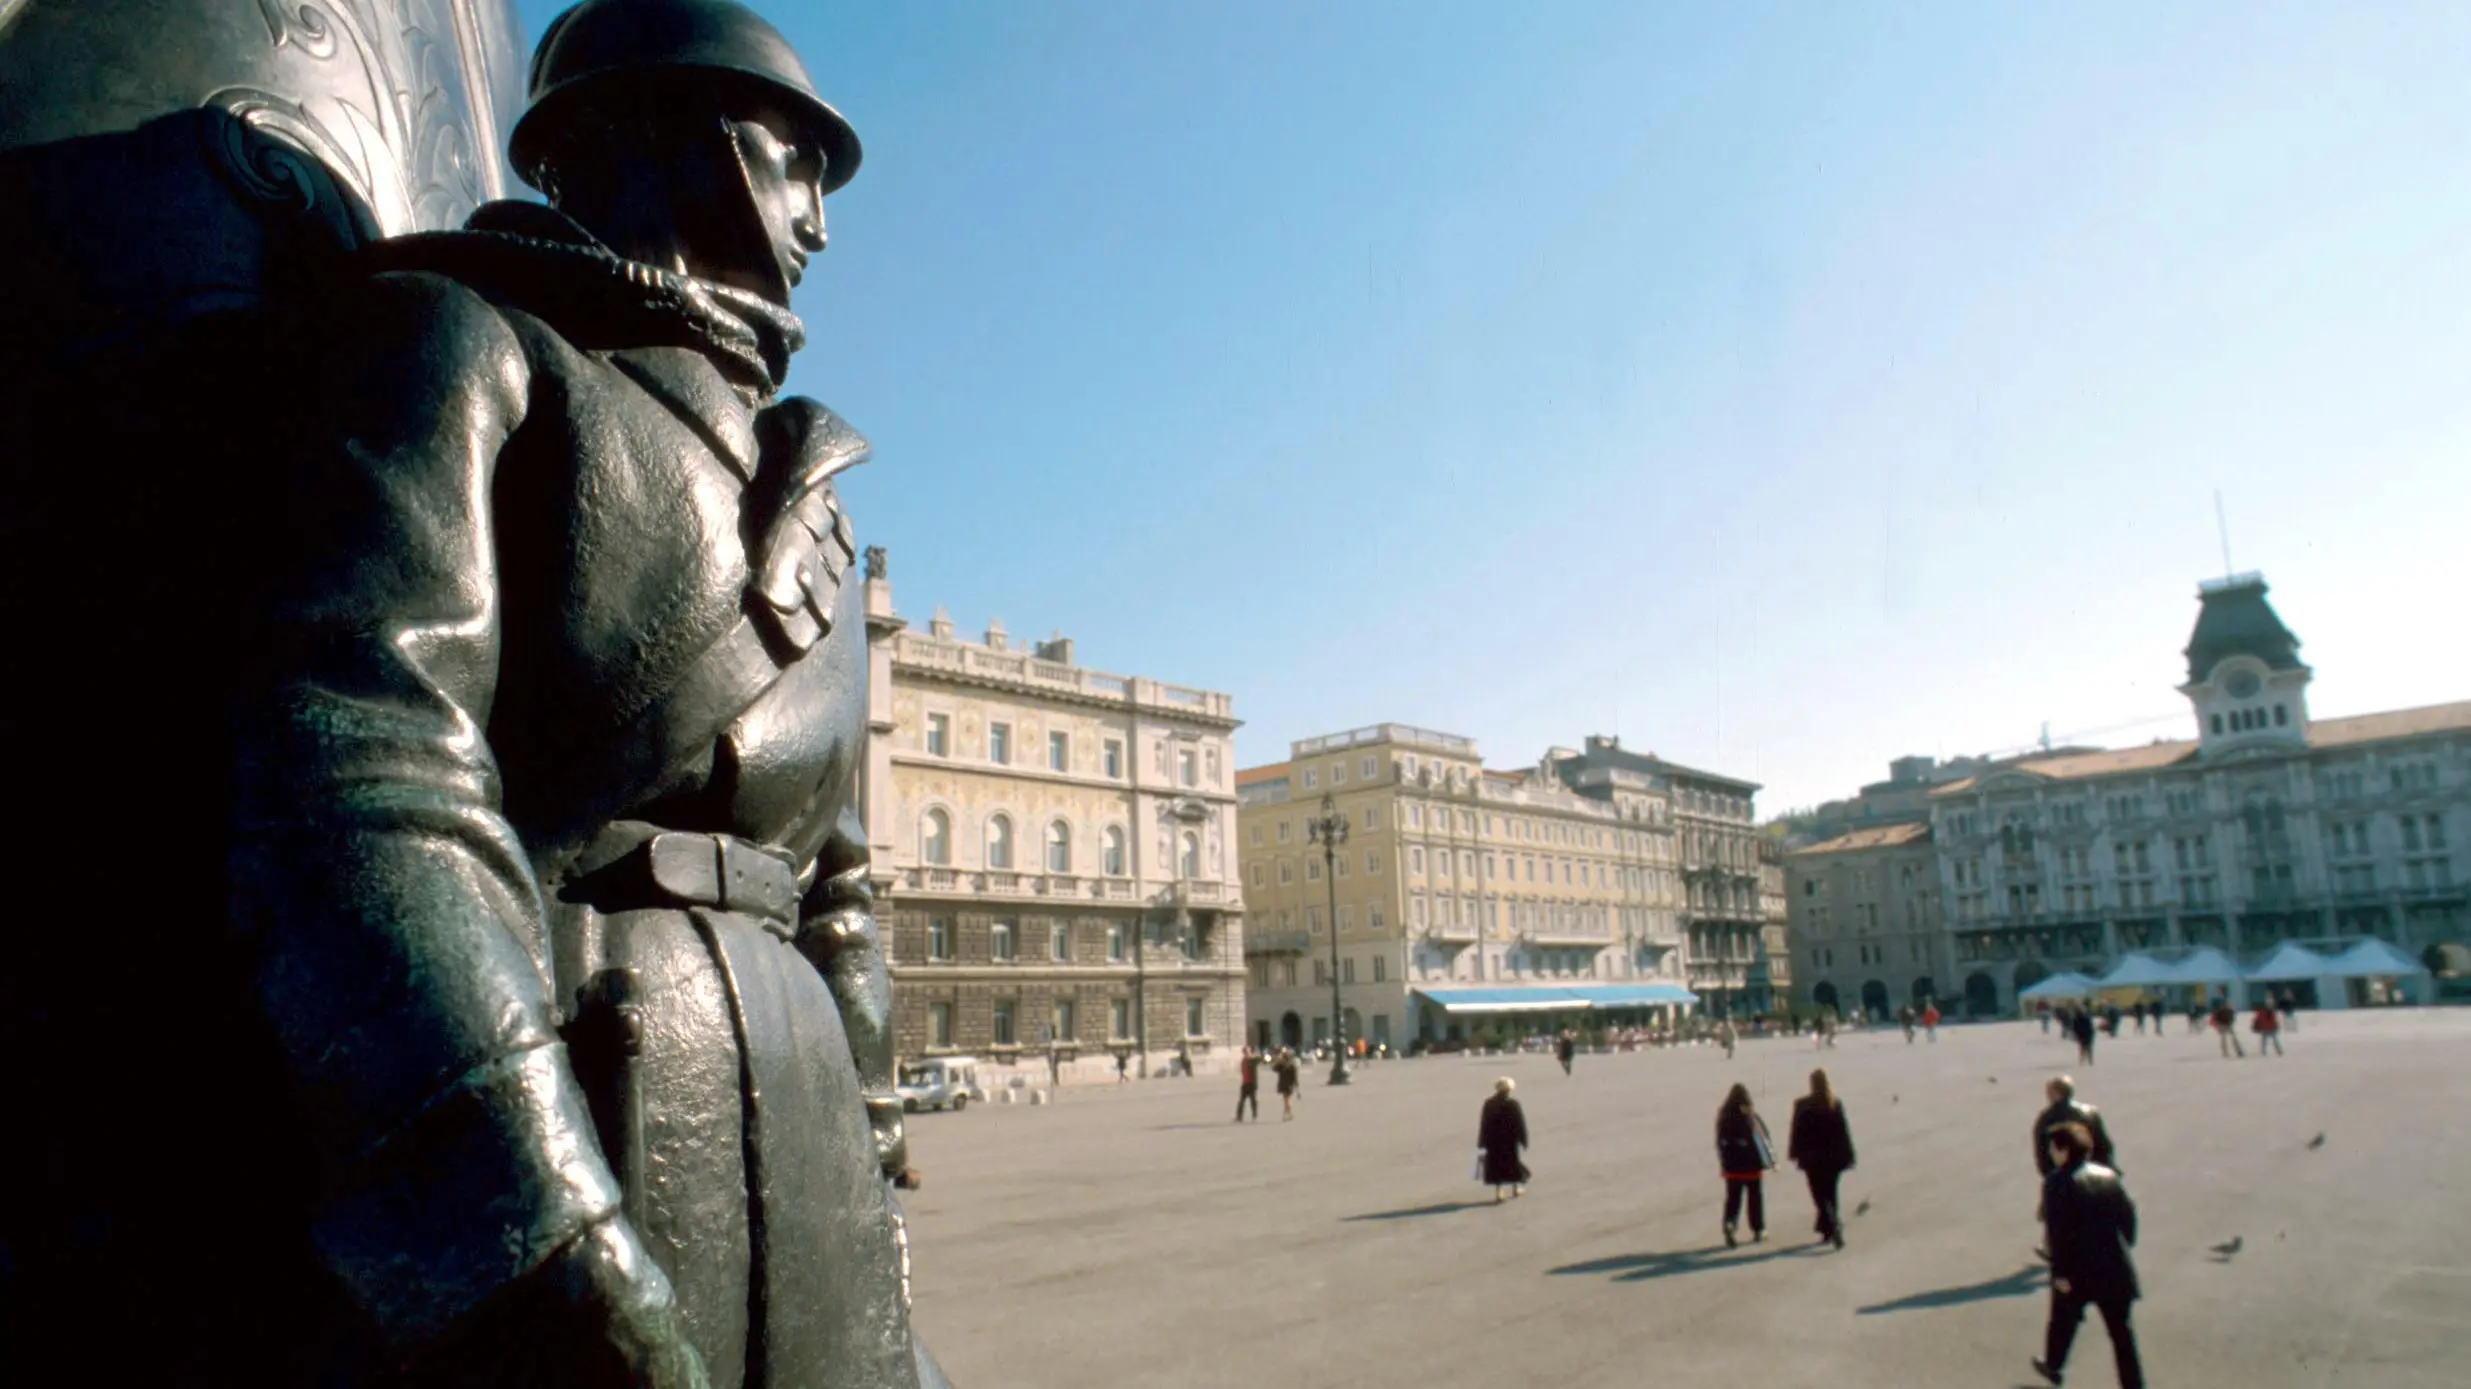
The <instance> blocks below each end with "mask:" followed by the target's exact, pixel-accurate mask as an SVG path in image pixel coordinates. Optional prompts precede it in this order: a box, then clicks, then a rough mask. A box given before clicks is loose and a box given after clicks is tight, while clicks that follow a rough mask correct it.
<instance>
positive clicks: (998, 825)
mask: <svg viewBox="0 0 2471 1389" xmlns="http://www.w3.org/2000/svg"><path fill="white" fill-rule="evenodd" d="M987 866H988V867H989V868H1010V867H1012V817H1011V816H1009V815H998V816H996V817H995V818H993V819H991V820H989V821H987Z"/></svg>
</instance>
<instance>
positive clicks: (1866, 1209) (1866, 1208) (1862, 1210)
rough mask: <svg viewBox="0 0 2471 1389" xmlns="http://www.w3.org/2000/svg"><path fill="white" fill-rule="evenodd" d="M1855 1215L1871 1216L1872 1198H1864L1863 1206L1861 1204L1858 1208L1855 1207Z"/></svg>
mask: <svg viewBox="0 0 2471 1389" xmlns="http://www.w3.org/2000/svg"><path fill="white" fill-rule="evenodd" d="M1853 1213H1854V1214H1855V1215H1868V1214H1870V1198H1869V1197H1867V1196H1865V1197H1863V1198H1862V1204H1860V1205H1858V1206H1855V1207H1854V1208H1853Z"/></svg>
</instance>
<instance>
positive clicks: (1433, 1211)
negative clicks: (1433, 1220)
mask: <svg viewBox="0 0 2471 1389" xmlns="http://www.w3.org/2000/svg"><path fill="white" fill-rule="evenodd" d="M1492 1204H1493V1203H1492V1202H1490V1201H1442V1202H1438V1203H1436V1204H1434V1205H1430V1206H1409V1207H1408V1208H1407V1209H1405V1210H1397V1211H1370V1212H1367V1213H1366V1214H1363V1215H1349V1216H1341V1217H1340V1219H1342V1220H1413V1219H1414V1218H1416V1217H1417V1216H1420V1215H1448V1214H1449V1213H1450V1212H1452V1211H1472V1210H1474V1209H1476V1208H1477V1207H1479V1206H1489V1205H1492Z"/></svg>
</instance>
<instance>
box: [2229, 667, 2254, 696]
mask: <svg viewBox="0 0 2471 1389" xmlns="http://www.w3.org/2000/svg"><path fill="white" fill-rule="evenodd" d="M2222 689H2223V692H2224V693H2226V694H2228V695H2230V697H2231V698H2233V699H2254V698H2256V693H2257V677H2256V672H2255V671H2252V670H2235V671H2232V672H2231V678H2230V679H2228V680H2225V681H2223V682H2222Z"/></svg>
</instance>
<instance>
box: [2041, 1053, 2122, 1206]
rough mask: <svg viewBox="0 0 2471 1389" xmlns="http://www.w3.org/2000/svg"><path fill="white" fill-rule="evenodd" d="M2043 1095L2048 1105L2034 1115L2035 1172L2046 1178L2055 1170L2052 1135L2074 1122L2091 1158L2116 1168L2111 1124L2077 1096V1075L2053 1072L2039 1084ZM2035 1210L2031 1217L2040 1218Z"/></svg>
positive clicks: (2100, 1112)
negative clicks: (2083, 1135)
mask: <svg viewBox="0 0 2471 1389" xmlns="http://www.w3.org/2000/svg"><path fill="white" fill-rule="evenodd" d="M2042 1096H2043V1098H2044V1099H2047V1100H2049V1101H2050V1106H2049V1107H2048V1108H2046V1109H2044V1110H2043V1111H2042V1112H2041V1113H2039V1114H2037V1115H2035V1116H2034V1117H2033V1163H2034V1171H2035V1173H2036V1174H2037V1175H2039V1176H2041V1177H2043V1178H2045V1179H2048V1178H2049V1176H2050V1175H2051V1173H2052V1171H2053V1170H2054V1166H2053V1163H2052V1161H2051V1135H2052V1134H2053V1133H2056V1132H2058V1130H2059V1127H2060V1126H2061V1125H2062V1124H2076V1125H2078V1126H2080V1127H2082V1128H2083V1129H2084V1130H2085V1134H2086V1138H2087V1141H2088V1142H2090V1143H2091V1144H2092V1145H2093V1146H2092V1147H2091V1148H2090V1149H2088V1150H2087V1151H2088V1152H2089V1153H2091V1154H2092V1156H2093V1160H2094V1161H2096V1162H2098V1163H2100V1164H2102V1165H2103V1166H2105V1167H2109V1168H2114V1169H2115V1168H2117V1167H2118V1165H2119V1163H2118V1156H2119V1155H2118V1152H2117V1151H2116V1150H2115V1149H2113V1148H2112V1146H2111V1130H2110V1126H2109V1125H2107V1124H2105V1123H2103V1122H2102V1111H2100V1110H2098V1109H2096V1108H2094V1107H2093V1106H2092V1105H2089V1104H2087V1103H2085V1102H2084V1101H2083V1100H2080V1099H2078V1098H2077V1097H2076V1077H2074V1076H2053V1077H2051V1081H2050V1084H2048V1085H2045V1086H2043V1087H2042ZM2041 1218H2042V1216H2041V1213H2039V1212H2036V1213H2035V1215H2034V1219H2036V1220H2039V1219H2041Z"/></svg>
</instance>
